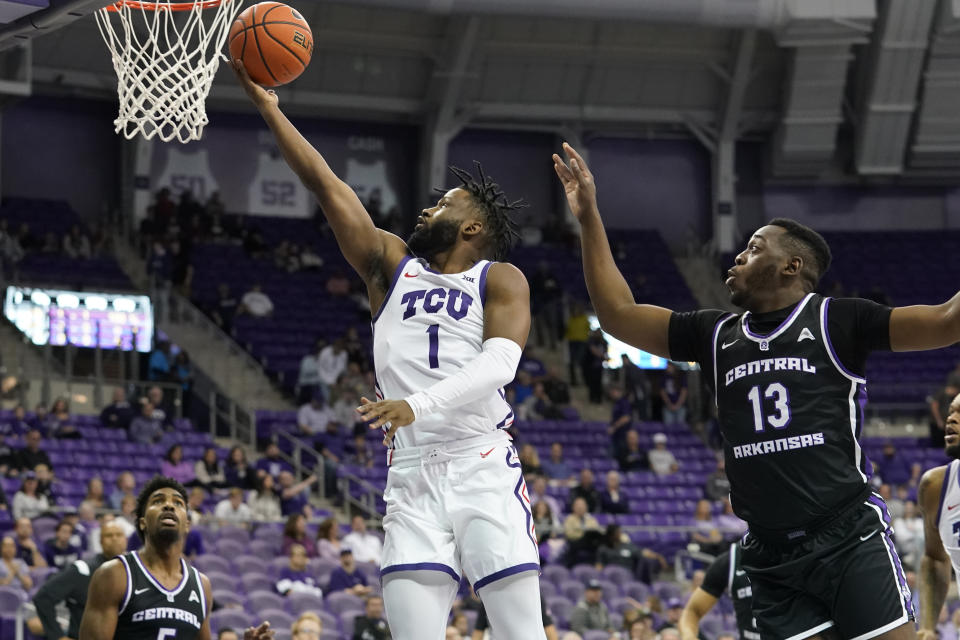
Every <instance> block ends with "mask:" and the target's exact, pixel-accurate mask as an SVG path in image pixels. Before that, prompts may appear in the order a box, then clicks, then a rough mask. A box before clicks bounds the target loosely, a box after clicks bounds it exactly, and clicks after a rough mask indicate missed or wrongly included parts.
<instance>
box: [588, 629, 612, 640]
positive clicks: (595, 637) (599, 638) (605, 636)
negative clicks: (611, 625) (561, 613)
mask: <svg viewBox="0 0 960 640" xmlns="http://www.w3.org/2000/svg"><path fill="white" fill-rule="evenodd" d="M583 640H610V633H609V632H607V631H599V630H597V629H591V630H589V631H584V632H583Z"/></svg>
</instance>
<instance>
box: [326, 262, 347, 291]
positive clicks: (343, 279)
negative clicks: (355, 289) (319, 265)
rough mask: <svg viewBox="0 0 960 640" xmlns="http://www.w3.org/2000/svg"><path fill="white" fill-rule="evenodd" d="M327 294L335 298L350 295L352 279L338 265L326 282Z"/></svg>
mask: <svg viewBox="0 0 960 640" xmlns="http://www.w3.org/2000/svg"><path fill="white" fill-rule="evenodd" d="M326 291H327V295H329V296H332V297H334V298H345V297H347V296H348V295H350V279H349V278H347V274H346V273H344V272H343V269H341V268H339V267H337V268H335V269H333V270H332V272H331V274H330V277H329V278H327V284H326Z"/></svg>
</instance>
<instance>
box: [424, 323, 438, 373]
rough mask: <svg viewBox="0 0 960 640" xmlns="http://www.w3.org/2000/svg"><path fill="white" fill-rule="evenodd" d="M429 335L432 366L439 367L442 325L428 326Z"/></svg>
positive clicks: (433, 367) (432, 367)
mask: <svg viewBox="0 0 960 640" xmlns="http://www.w3.org/2000/svg"><path fill="white" fill-rule="evenodd" d="M427 335H428V336H430V368H431V369H437V368H439V367H440V357H439V352H440V325H438V324H432V325H430V326H429V327H427Z"/></svg>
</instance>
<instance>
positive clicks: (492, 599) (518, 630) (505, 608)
mask: <svg viewBox="0 0 960 640" xmlns="http://www.w3.org/2000/svg"><path fill="white" fill-rule="evenodd" d="M477 593H478V594H479V595H480V599H481V600H482V601H483V608H484V609H485V610H486V612H487V618H489V620H490V630H491V631H492V634H493V636H494V637H495V638H496V639H497V640H545V639H546V637H547V636H546V634H545V633H544V631H543V617H542V616H541V615H540V577H539V576H538V575H537V573H536V572H535V571H526V572H524V573H520V574H517V575H515V576H510V577H509V578H503V579H500V580H495V581H493V582H491V583H490V584H488V585H484V586H483V587H481V588H480V591H478V592H477Z"/></svg>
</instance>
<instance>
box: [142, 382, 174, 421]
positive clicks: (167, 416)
mask: <svg viewBox="0 0 960 640" xmlns="http://www.w3.org/2000/svg"><path fill="white" fill-rule="evenodd" d="M172 375H173V374H172V373H171V376H172ZM147 400H149V401H150V404H152V405H153V417H154V418H156V419H157V420H159V421H160V424H161V425H162V426H163V428H164V429H167V430H170V429H172V428H173V416H174V413H175V412H174V408H173V404H172V403H171V402H169V401H167V400H166V399H164V394H163V389H161V388H160V387H157V386H153V387H150V388H149V389H148V390H147Z"/></svg>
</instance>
